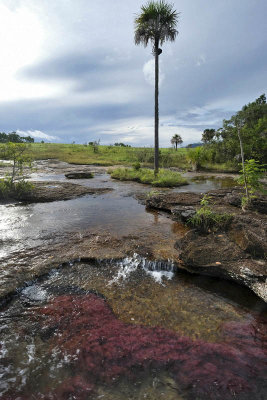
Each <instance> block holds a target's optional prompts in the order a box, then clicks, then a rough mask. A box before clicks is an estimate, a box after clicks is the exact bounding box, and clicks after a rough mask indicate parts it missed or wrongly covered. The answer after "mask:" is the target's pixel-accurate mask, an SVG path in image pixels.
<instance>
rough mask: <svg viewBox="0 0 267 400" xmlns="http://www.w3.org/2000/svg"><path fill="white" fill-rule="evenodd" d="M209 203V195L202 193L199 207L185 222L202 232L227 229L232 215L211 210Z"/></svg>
mask: <svg viewBox="0 0 267 400" xmlns="http://www.w3.org/2000/svg"><path fill="white" fill-rule="evenodd" d="M209 203H210V197H209V196H208V195H204V196H203V198H202V200H201V202H200V204H201V207H200V209H199V210H197V212H196V214H195V215H194V216H193V217H191V218H190V219H189V220H188V222H187V224H188V225H189V226H191V227H193V228H195V229H197V230H198V231H200V232H203V233H209V232H217V231H225V230H227V228H228V227H229V225H230V223H231V221H232V219H233V216H232V215H231V214H227V213H224V214H220V213H217V212H214V211H212V209H211V207H210V205H209Z"/></svg>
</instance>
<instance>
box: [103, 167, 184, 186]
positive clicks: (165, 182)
mask: <svg viewBox="0 0 267 400" xmlns="http://www.w3.org/2000/svg"><path fill="white" fill-rule="evenodd" d="M109 173H110V175H111V178H114V179H119V180H120V181H136V182H140V183H146V184H150V185H152V186H157V187H174V186H181V185H187V183H188V182H187V180H186V179H185V178H183V177H182V176H181V174H179V173H178V172H173V171H169V170H164V169H160V170H159V172H158V174H157V175H156V176H155V174H154V171H153V170H151V169H148V168H138V169H135V168H116V169H114V170H110V171H109Z"/></svg>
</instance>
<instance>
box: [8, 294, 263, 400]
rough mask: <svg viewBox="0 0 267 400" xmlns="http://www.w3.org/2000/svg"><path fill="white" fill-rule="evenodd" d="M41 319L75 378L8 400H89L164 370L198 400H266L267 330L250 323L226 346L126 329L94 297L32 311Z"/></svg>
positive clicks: (237, 328)
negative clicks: (104, 387)
mask: <svg viewBox="0 0 267 400" xmlns="http://www.w3.org/2000/svg"><path fill="white" fill-rule="evenodd" d="M40 317H41V328H42V329H43V330H44V329H45V330H46V332H48V334H47V335H46V336H45V338H44V340H46V341H47V346H48V347H49V348H50V351H51V354H52V352H53V350H54V349H55V348H56V349H58V350H60V353H61V355H62V358H64V357H65V358H66V357H68V358H69V360H70V363H71V365H72V376H70V377H67V378H66V379H65V380H63V382H62V383H60V384H59V385H58V387H57V388H56V389H54V390H52V391H51V390H50V389H49V387H47V388H46V390H45V393H44V394H40V393H34V394H33V393H30V394H29V393H26V392H25V393H19V395H20V397H18V393H16V394H14V393H12V394H11V393H10V394H8V395H7V397H6V399H9V400H13V399H17V398H19V399H26V398H27V399H30V398H35V397H33V396H35V395H37V396H39V398H43V399H57V400H60V399H62V400H63V399H70V398H74V397H73V396H75V399H78V400H83V399H88V398H89V397H90V394H91V393H93V392H94V390H96V384H97V382H104V383H106V384H110V385H112V384H115V383H116V382H118V380H119V378H121V377H125V376H126V377H127V379H128V380H129V381H132V382H135V380H136V379H138V378H140V377H142V375H143V374H144V373H147V372H149V371H150V372H151V373H152V371H154V372H155V371H159V372H160V371H161V370H162V368H163V369H165V370H166V369H167V370H168V371H169V374H170V375H171V376H172V377H173V379H175V381H176V382H177V384H178V386H179V388H180V389H181V390H182V391H183V390H185V391H186V392H187V394H188V395H189V397H188V398H191V399H193V398H194V399H195V398H198V399H203V400H204V399H205V400H206V399H212V400H213V399H214V400H215V399H224V400H226V399H232V398H233V397H235V398H238V399H243V398H244V399H245V398H255V399H256V398H259V397H257V393H258V392H257V390H259V389H257V385H258V384H259V383H260V385H261V387H262V381H263V378H264V375H265V374H266V369H265V366H264V351H263V349H262V347H261V345H262V338H263V332H264V326H263V325H262V330H261V329H258V330H257V331H256V332H253V336H251V329H253V326H252V325H251V324H242V323H233V324H227V325H226V333H227V340H228V342H227V343H206V342H203V341H200V340H196V341H193V340H192V339H190V338H187V337H183V336H179V335H178V334H177V333H174V332H172V331H169V330H166V329H162V328H160V327H156V328H147V327H144V326H141V325H133V324H125V323H123V322H122V321H120V320H119V319H117V318H116V316H115V315H114V314H113V312H112V309H111V308H110V307H109V305H108V304H107V302H106V301H105V300H104V299H103V298H101V297H99V296H97V295H95V294H86V295H62V296H58V297H56V298H54V300H52V301H51V303H49V304H48V305H47V306H45V307H42V308H39V309H38V308H36V309H35V310H33V319H34V320H35V319H36V321H40ZM233 343H234V344H235V343H238V347H237V346H233V345H232V344H233ZM243 395H244V397H242V396H243ZM246 396H248V397H246ZM249 396H251V397H249ZM4 398H5V397H4Z"/></svg>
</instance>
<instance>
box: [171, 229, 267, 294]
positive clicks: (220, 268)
mask: <svg viewBox="0 0 267 400" xmlns="http://www.w3.org/2000/svg"><path fill="white" fill-rule="evenodd" d="M228 235H229V234H225V233H224V234H208V235H200V234H199V233H197V232H196V231H194V230H192V231H189V232H188V233H187V234H186V235H185V236H184V237H183V238H182V239H180V240H178V241H177V242H176V244H175V247H176V249H177V250H178V251H179V257H180V260H181V262H182V265H181V267H182V268H184V269H186V270H187V271H189V272H192V273H198V274H202V275H209V276H215V277H219V278H224V279H230V280H234V281H236V282H238V283H241V284H244V285H246V286H248V287H249V288H250V289H252V290H253V291H254V292H255V293H256V294H257V295H258V296H259V297H261V298H262V299H263V300H264V301H267V285H266V279H267V269H266V263H265V261H264V260H253V259H251V258H250V254H248V253H247V252H245V251H244V250H242V248H241V247H240V246H239V245H237V244H236V243H235V242H234V241H232V240H231V238H230V237H229V236H228ZM244 247H245V246H244Z"/></svg>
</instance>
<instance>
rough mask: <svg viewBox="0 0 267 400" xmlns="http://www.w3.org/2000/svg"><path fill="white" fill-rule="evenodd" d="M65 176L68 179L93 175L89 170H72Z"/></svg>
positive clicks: (85, 177) (86, 177) (88, 177)
mask: <svg viewBox="0 0 267 400" xmlns="http://www.w3.org/2000/svg"><path fill="white" fill-rule="evenodd" d="M65 177H66V178H68V179H91V178H93V177H94V175H93V173H92V172H90V171H73V172H67V173H66V174H65Z"/></svg>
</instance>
